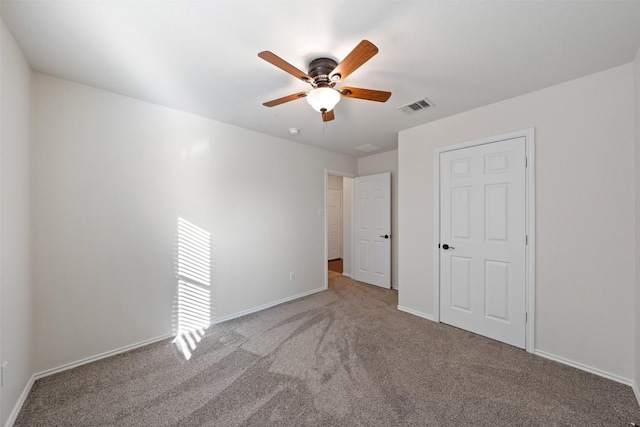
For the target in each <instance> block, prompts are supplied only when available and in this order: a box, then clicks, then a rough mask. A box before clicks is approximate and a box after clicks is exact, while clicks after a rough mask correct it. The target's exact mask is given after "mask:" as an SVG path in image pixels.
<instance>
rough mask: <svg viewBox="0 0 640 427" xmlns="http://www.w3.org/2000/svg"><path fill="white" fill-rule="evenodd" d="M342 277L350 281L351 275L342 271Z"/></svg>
mask: <svg viewBox="0 0 640 427" xmlns="http://www.w3.org/2000/svg"><path fill="white" fill-rule="evenodd" d="M342 275H343V276H346V277H348V278H349V279H351V273H347V272H345V271H343V272H342Z"/></svg>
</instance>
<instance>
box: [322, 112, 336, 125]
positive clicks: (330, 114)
mask: <svg viewBox="0 0 640 427" xmlns="http://www.w3.org/2000/svg"><path fill="white" fill-rule="evenodd" d="M335 118H336V116H335V114H333V110H331V111H327V112H326V113H322V121H323V122H330V121H331V120H333V119H335Z"/></svg>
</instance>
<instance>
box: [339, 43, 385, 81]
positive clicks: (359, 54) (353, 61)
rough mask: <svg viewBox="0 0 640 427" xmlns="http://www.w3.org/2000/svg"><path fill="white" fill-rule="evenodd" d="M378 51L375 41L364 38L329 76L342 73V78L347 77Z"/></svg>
mask: <svg viewBox="0 0 640 427" xmlns="http://www.w3.org/2000/svg"><path fill="white" fill-rule="evenodd" d="M376 53H378V48H377V47H376V46H375V45H374V44H373V43H371V42H370V41H369V40H362V41H361V42H360V43H359V44H358V46H356V47H355V49H353V50H352V51H351V53H349V55H347V57H346V58H344V60H343V61H342V62H341V63H339V64H338V66H337V67H336V68H334V69H333V71H332V72H331V74H330V75H329V78H331V77H333V76H335V75H336V74H340V80H344V79H346V78H347V76H348V75H349V74H351V73H353V72H354V71H355V70H357V69H358V68H360V66H361V65H362V64H364V63H365V62H367V61H368V60H370V59H371V58H372V57H373V56H374V55H375V54H376Z"/></svg>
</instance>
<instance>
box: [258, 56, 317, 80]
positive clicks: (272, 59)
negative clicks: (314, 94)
mask: <svg viewBox="0 0 640 427" xmlns="http://www.w3.org/2000/svg"><path fill="white" fill-rule="evenodd" d="M258 56H259V57H260V58H262V59H264V60H265V61H267V62H268V63H270V64H273V65H275V66H276V67H278V68H280V69H281V70H283V71H286V72H287V73H289V74H291V75H292V76H293V77H295V78H296V79H300V80H302V81H305V82H307V83H310V82H312V81H313V79H312V78H311V77H309V76H308V75H307V73H305V72H304V71H300V70H298V69H297V68H296V67H294V66H293V65H291V64H289V63H288V62H287V61H285V60H284V59H282V58H280V57H279V56H278V55H276V54H274V53H273V52H269V51H268V50H265V51H263V52H260V53H259V54H258Z"/></svg>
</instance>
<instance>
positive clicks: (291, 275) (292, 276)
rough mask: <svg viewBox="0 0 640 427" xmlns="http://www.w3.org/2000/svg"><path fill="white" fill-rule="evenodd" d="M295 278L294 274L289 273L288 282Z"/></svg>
mask: <svg viewBox="0 0 640 427" xmlns="http://www.w3.org/2000/svg"><path fill="white" fill-rule="evenodd" d="M295 278H296V273H294V272H293V271H292V272H291V273H289V280H294V279H295Z"/></svg>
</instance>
